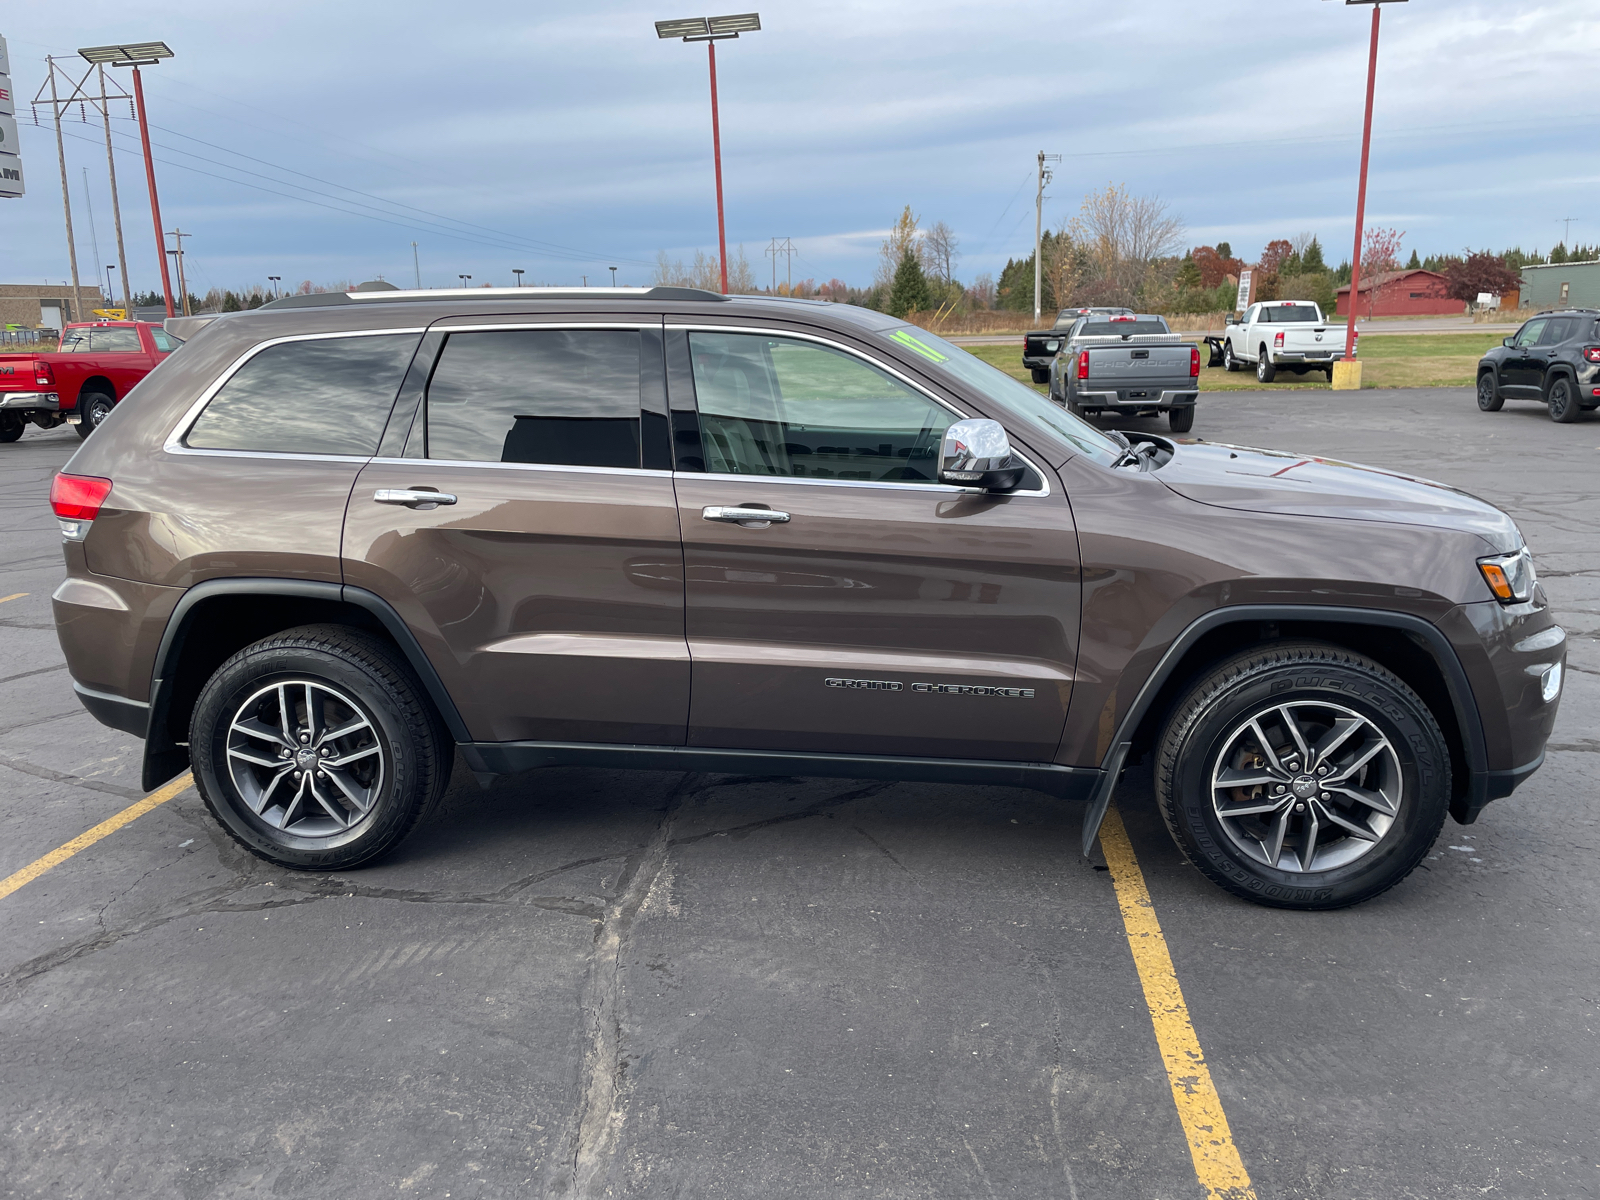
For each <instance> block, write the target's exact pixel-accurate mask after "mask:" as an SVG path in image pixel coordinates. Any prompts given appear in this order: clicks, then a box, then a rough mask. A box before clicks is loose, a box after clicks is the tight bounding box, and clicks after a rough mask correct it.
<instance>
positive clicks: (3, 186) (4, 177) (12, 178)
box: [0, 37, 25, 196]
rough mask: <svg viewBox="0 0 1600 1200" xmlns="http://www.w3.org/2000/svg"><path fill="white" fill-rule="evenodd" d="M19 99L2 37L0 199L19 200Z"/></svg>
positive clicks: (20, 162)
mask: <svg viewBox="0 0 1600 1200" xmlns="http://www.w3.org/2000/svg"><path fill="white" fill-rule="evenodd" d="M16 114H17V98H16V96H15V95H14V94H13V92H12V88H11V56H10V54H8V53H7V52H6V39H5V38H3V37H0V196H20V195H22V193H23V191H24V190H25V189H24V188H23V186H22V158H21V157H20V156H21V154H22V146H21V144H20V143H19V142H18V141H17V116H16Z"/></svg>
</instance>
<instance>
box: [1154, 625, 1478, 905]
mask: <svg viewBox="0 0 1600 1200" xmlns="http://www.w3.org/2000/svg"><path fill="white" fill-rule="evenodd" d="M1156 795H1157V799H1158V801H1159V803H1160V806H1161V813H1162V816H1163V817H1164V818H1165V820H1166V822H1167V828H1168V829H1169V830H1170V831H1171V832H1172V836H1173V838H1174V839H1175V840H1176V841H1177V843H1178V845H1179V847H1180V848H1181V849H1182V850H1183V852H1184V854H1185V855H1186V856H1187V857H1188V859H1189V861H1190V862H1192V863H1193V864H1194V865H1195V866H1196V867H1198V868H1199V869H1200V871H1201V872H1202V873H1204V874H1205V875H1206V876H1207V877H1208V878H1209V879H1210V880H1211V881H1212V882H1213V883H1216V884H1218V885H1219V886H1221V887H1223V888H1226V889H1227V890H1228V891H1230V892H1233V893H1234V894H1235V895H1238V896H1243V897H1244V898H1245V899H1247V900H1254V901H1255V902H1256V903H1258V904H1266V905H1271V906H1273V907H1277V908H1301V909H1326V908H1343V907H1345V906H1347V905H1351V904H1358V903H1360V902H1361V901H1363V900H1369V899H1371V898H1372V897H1373V896H1376V895H1378V894H1379V893H1380V892H1383V891H1386V890H1387V889H1389V888H1391V887H1393V886H1394V885H1395V884H1396V883H1399V882H1400V880H1402V879H1404V878H1405V877H1406V876H1407V875H1409V874H1410V873H1411V871H1412V870H1413V868H1415V867H1416V865H1417V863H1419V862H1420V861H1421V860H1422V856H1423V855H1424V854H1426V853H1427V852H1428V849H1429V847H1431V846H1432V845H1433V842H1434V839H1435V838H1436V837H1437V836H1438V834H1439V830H1440V828H1441V827H1442V826H1443V824H1444V818H1445V813H1446V810H1447V809H1448V806H1449V803H1450V754H1449V749H1448V747H1447V746H1446V744H1445V740H1444V735H1443V734H1442V733H1441V732H1440V731H1439V726H1438V723H1437V722H1436V721H1435V720H1434V719H1433V714H1432V713H1431V712H1429V710H1428V708H1427V706H1426V705H1425V704H1424V703H1423V702H1422V700H1421V698H1420V697H1418V696H1417V694H1416V693H1415V692H1413V691H1412V690H1411V689H1410V688H1409V687H1407V686H1406V684H1405V683H1403V682H1402V681H1401V680H1400V679H1398V678H1397V677H1396V676H1395V675H1394V674H1392V673H1391V672H1389V671H1388V670H1386V669H1385V668H1383V667H1382V666H1380V665H1379V664H1377V663H1376V662H1373V661H1372V660H1371V659H1369V658H1366V657H1364V656H1362V655H1359V654H1355V653H1353V652H1351V651H1348V650H1344V649H1341V648H1339V647H1336V646H1331V645H1324V644H1319V643H1298V644H1285V645H1278V646H1273V647H1270V648H1262V649H1257V650H1253V651H1249V652H1247V653H1245V654H1241V655H1239V656H1238V657H1236V658H1233V659H1231V660H1229V661H1228V662H1226V663H1224V664H1223V665H1222V666H1221V667H1219V668H1218V669H1217V670H1215V671H1214V672H1212V673H1211V674H1210V675H1208V676H1207V677H1206V678H1205V679H1203V680H1201V681H1200V682H1199V683H1197V684H1196V685H1195V686H1194V687H1193V688H1192V689H1191V690H1190V691H1189V693H1188V695H1186V696H1185V697H1184V698H1183V700H1182V701H1181V702H1180V703H1179V704H1178V706H1177V708H1176V710H1175V711H1174V713H1173V715H1172V717H1171V719H1170V720H1169V721H1168V723H1167V727H1166V730H1165V731H1164V733H1163V735H1162V739H1161V747H1160V756H1159V760H1158V762H1157V767H1156Z"/></svg>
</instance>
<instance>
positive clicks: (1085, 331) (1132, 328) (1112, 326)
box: [1077, 317, 1172, 337]
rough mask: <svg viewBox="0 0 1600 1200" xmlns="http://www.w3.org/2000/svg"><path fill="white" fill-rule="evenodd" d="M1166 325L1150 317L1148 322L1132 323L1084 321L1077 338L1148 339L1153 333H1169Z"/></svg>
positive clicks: (1125, 321)
mask: <svg viewBox="0 0 1600 1200" xmlns="http://www.w3.org/2000/svg"><path fill="white" fill-rule="evenodd" d="M1171 332H1172V331H1171V330H1170V329H1168V328H1167V323H1166V322H1165V321H1163V320H1162V319H1161V318H1160V317H1151V318H1149V319H1148V320H1143V321H1134V320H1128V319H1121V320H1116V319H1113V320H1110V321H1100V320H1086V321H1084V323H1083V324H1082V325H1080V326H1078V329H1077V336H1078V337H1128V336H1130V335H1131V336H1133V337H1149V336H1150V335H1151V334H1155V333H1171Z"/></svg>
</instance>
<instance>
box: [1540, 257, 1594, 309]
mask: <svg viewBox="0 0 1600 1200" xmlns="http://www.w3.org/2000/svg"><path fill="white" fill-rule="evenodd" d="M1522 307H1523V308H1600V259H1597V260H1595V261H1593V262H1568V263H1550V264H1549V265H1547V266H1542V267H1523V268H1522Z"/></svg>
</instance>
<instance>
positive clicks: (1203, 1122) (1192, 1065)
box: [1100, 808, 1256, 1200]
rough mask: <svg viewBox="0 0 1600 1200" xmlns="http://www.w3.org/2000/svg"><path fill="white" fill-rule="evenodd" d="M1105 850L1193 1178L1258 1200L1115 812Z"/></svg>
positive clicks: (1235, 1199)
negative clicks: (1169, 1085) (1176, 1110)
mask: <svg viewBox="0 0 1600 1200" xmlns="http://www.w3.org/2000/svg"><path fill="white" fill-rule="evenodd" d="M1100 846H1101V849H1102V850H1104V851H1105V856H1106V866H1107V867H1109V868H1110V869H1111V882H1112V885H1113V886H1114V887H1115V888H1116V890H1117V903H1118V904H1119V905H1120V906H1121V908H1122V925H1123V928H1125V929H1126V930H1127V931H1128V948H1129V949H1130V950H1132V951H1133V962H1134V965H1135V966H1136V967H1138V969H1139V982H1140V983H1141V984H1143V985H1144V1002H1145V1005H1146V1006H1147V1007H1148V1008H1149V1009H1150V1023H1151V1024H1152V1025H1154V1026H1155V1031H1156V1045H1157V1046H1158V1047H1159V1048H1160V1050H1161V1058H1162V1061H1163V1062H1164V1063H1165V1064H1166V1067H1167V1081H1168V1082H1169V1083H1170V1084H1171V1085H1172V1100H1173V1103H1174V1104H1176V1105H1177V1106H1178V1120H1179V1121H1181V1122H1182V1123H1183V1132H1184V1135H1185V1136H1186V1137H1187V1138H1188V1139H1189V1156H1190V1157H1191V1158H1192V1159H1193V1160H1194V1173H1195V1175H1196V1176H1198V1177H1199V1179H1200V1186H1201V1187H1203V1188H1205V1190H1206V1195H1207V1196H1214V1197H1218V1198H1219V1200H1255V1195H1256V1192H1255V1187H1254V1186H1253V1185H1252V1184H1251V1182H1250V1176H1249V1173H1248V1172H1246V1171H1245V1169H1244V1162H1243V1161H1242V1160H1241V1159H1240V1158H1239V1150H1238V1148H1237V1147H1236V1146H1235V1145H1234V1144H1233V1131H1232V1130H1231V1129H1229V1128H1228V1118H1227V1115H1226V1114H1225V1113H1224V1112H1223V1111H1222V1100H1221V1098H1220V1097H1218V1095H1217V1089H1216V1088H1215V1087H1213V1086H1212V1083H1211V1072H1210V1071H1209V1070H1207V1069H1206V1060H1205V1056H1204V1055H1202V1054H1201V1052H1200V1040H1199V1039H1198V1038H1197V1037H1195V1033H1194V1026H1193V1024H1191V1023H1190V1021H1189V1008H1188V1006H1187V1005H1186V1004H1184V1002H1183V990H1182V989H1181V988H1180V987H1179V986H1178V976H1177V972H1175V971H1174V970H1173V968H1172V955H1171V954H1169V953H1168V952H1167V940H1166V938H1164V937H1162V936H1161V924H1160V922H1159V921H1157V920H1156V910H1155V906H1154V905H1153V904H1151V903H1150V892H1149V889H1147V888H1146V887H1145V885H1144V872H1143V871H1141V870H1139V860H1138V859H1137V858H1135V857H1134V854H1133V843H1132V842H1130V841H1129V840H1128V831H1127V829H1126V828H1124V827H1123V824H1122V816H1121V814H1120V813H1118V812H1117V810H1116V809H1115V808H1113V809H1111V810H1109V811H1108V812H1107V813H1106V819H1105V824H1104V825H1102V826H1101V827H1100Z"/></svg>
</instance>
